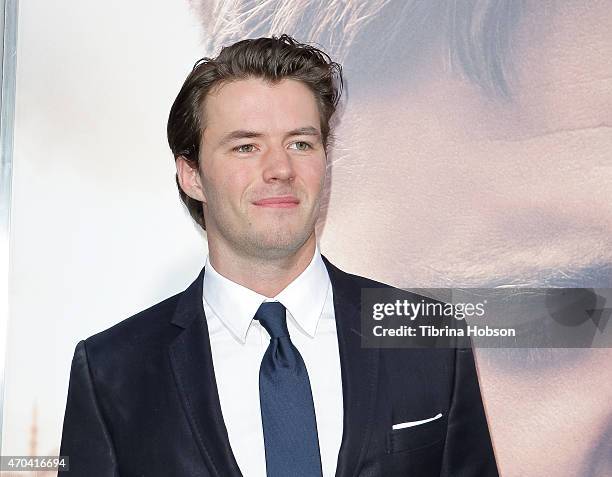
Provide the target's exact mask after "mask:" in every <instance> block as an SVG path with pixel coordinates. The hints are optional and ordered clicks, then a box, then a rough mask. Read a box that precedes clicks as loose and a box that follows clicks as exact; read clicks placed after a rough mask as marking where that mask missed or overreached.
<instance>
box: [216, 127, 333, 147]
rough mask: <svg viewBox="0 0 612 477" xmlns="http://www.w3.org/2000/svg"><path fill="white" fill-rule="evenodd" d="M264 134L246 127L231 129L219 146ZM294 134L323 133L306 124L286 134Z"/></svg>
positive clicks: (288, 135) (311, 134) (290, 135)
mask: <svg viewBox="0 0 612 477" xmlns="http://www.w3.org/2000/svg"><path fill="white" fill-rule="evenodd" d="M263 136H265V134H264V133H261V132H257V131H249V130H246V129H237V130H236V131H231V132H228V133H227V134H225V135H224V136H223V137H222V138H221V140H220V141H219V146H223V145H225V144H227V143H229V142H231V141H234V140H237V139H250V138H260V137H263ZM292 136H317V137H318V138H320V137H321V133H320V132H319V130H318V129H317V128H314V127H312V126H305V127H301V128H297V129H292V130H291V131H288V132H287V133H286V134H285V137H286V138H287V137H292Z"/></svg>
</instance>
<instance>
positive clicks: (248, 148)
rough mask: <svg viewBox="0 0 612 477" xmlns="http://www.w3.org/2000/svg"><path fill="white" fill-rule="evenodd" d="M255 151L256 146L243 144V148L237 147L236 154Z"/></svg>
mask: <svg viewBox="0 0 612 477" xmlns="http://www.w3.org/2000/svg"><path fill="white" fill-rule="evenodd" d="M254 150H255V146H254V145H253V144H243V145H241V146H238V147H235V148H234V151H236V152H245V153H249V152H253V151H254Z"/></svg>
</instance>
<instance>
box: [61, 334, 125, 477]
mask: <svg viewBox="0 0 612 477" xmlns="http://www.w3.org/2000/svg"><path fill="white" fill-rule="evenodd" d="M60 455H62V456H67V457H68V462H69V471H68V472H62V475H66V474H68V475H71V476H75V477H77V476H83V477H117V476H119V472H118V470H117V461H116V458H115V450H114V448H113V442H112V440H111V437H110V434H109V432H108V429H107V426H106V423H105V421H104V417H103V416H102V413H101V411H100V406H99V404H98V401H97V398H96V391H95V388H94V383H93V381H92V377H91V373H90V370H89V363H88V361H87V351H86V349H85V342H84V341H81V342H80V343H79V344H78V345H77V347H76V350H75V352H74V358H73V359H72V368H71V370H70V385H69V387H68V400H67V402H66V413H65V415H64V428H63V431H62V444H61V447H60Z"/></svg>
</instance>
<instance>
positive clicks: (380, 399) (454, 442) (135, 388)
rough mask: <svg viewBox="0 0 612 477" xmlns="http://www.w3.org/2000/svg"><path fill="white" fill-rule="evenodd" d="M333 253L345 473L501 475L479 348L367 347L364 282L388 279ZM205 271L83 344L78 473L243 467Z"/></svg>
mask: <svg viewBox="0 0 612 477" xmlns="http://www.w3.org/2000/svg"><path fill="white" fill-rule="evenodd" d="M324 261H325V265H326V266H327V269H328V272H329V276H330V279H331V283H332V287H333V294H334V310H335V315H336V327H337V331H338V346H339V352H340V363H341V375H342V393H343V403H344V429H343V435H342V444H341V447H340V452H339V455H338V465H337V471H336V476H337V477H349V476H351V477H352V476H360V477H374V476H384V477H393V476H414V477H430V476H432V477H433V476H437V477H438V476H444V477H451V476H452V477H468V476H478V477H482V476H485V477H488V476H497V475H498V474H497V468H496V464H495V457H494V454H493V449H492V445H491V439H490V436H489V430H488V427H487V421H486V418H485V413H484V409H483V405H482V399H481V395H480V389H479V385H478V378H477V375H476V369H475V365H474V359H473V355H472V351H471V350H470V349H459V350H458V349H376V348H362V346H361V338H360V329H361V326H360V301H361V290H362V289H363V288H381V287H385V286H386V285H383V284H381V283H377V282H374V281H372V280H368V279H365V278H362V277H358V276H355V275H350V274H347V273H345V272H343V271H341V270H339V269H338V268H336V267H335V266H333V265H332V264H330V263H329V261H327V260H325V259H324ZM203 277H204V270H202V272H201V273H200V274H199V276H198V278H197V279H196V280H195V281H194V282H193V283H192V284H191V285H190V286H189V287H188V288H187V289H186V290H185V291H183V292H182V293H179V294H177V295H175V296H173V297H171V298H168V299H166V300H164V301H162V302H161V303H158V304H157V305H154V306H153V307H151V308H149V309H147V310H145V311H142V312H140V313H138V314H137V315H135V316H133V317H131V318H128V319H127V320H124V321H122V322H120V323H118V324H117V325H115V326H113V327H112V328H110V329H108V330H106V331H103V332H101V333H98V334H96V335H94V336H91V337H90V338H88V339H86V340H84V341H81V342H80V343H79V344H78V345H77V347H76V351H75V354H74V359H73V362H72V369H71V372H70V386H69V390H68V401H67V404H66V413H65V417H64V427H63V434H62V444H61V449H60V454H61V455H66V456H68V457H69V462H70V471H69V472H68V474H69V475H73V476H83V477H97V476H105V477H110V476H122V477H128V476H129V477H131V476H147V477H149V476H150V477H153V476H160V477H161V476H163V477H168V476H171V477H182V476H185V477H196V476H198V477H208V476H216V477H233V476H240V475H242V474H241V471H240V469H239V468H238V465H237V464H236V460H235V458H234V455H233V454H232V449H231V447H230V443H229V439H228V435H227V430H226V428H225V424H224V422H223V416H222V414H221V407H220V403H219V396H218V393H217V386H216V381H215V375H214V370H213V363H212V355H211V350H210V343H209V337H208V328H207V324H206V319H205V316H204V310H203V305H202V280H203ZM311 372H316V370H314V371H311ZM236 399H240V397H239V396H237V397H236ZM438 413H442V415H443V417H442V418H440V419H437V420H434V421H431V422H429V423H426V424H422V425H419V426H415V427H408V428H404V429H401V430H392V425H393V424H395V423H400V422H407V421H415V420H422V419H425V418H427V417H433V416H435V415H437V414H438ZM295 432H299V429H296V430H295ZM242 471H243V472H244V475H245V476H248V475H249V469H242ZM288 477H290V476H288Z"/></svg>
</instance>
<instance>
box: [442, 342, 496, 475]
mask: <svg viewBox="0 0 612 477" xmlns="http://www.w3.org/2000/svg"><path fill="white" fill-rule="evenodd" d="M440 475H441V477H451V476H452V477H472V476H474V477H497V476H498V475H499V474H498V471H497V465H496V463H495V455H494V453H493V445H492V443H491V437H490V435H489V428H488V426H487V419H486V416H485V412H484V406H483V404H482V397H481V394H480V387H479V385H478V376H477V374H476V365H475V363H474V355H473V352H472V350H471V349H469V348H458V349H456V350H455V378H454V384H453V396H452V402H451V407H450V411H449V420H448V431H447V436H446V443H445V445H444V457H443V461H442V473H441V474H440Z"/></svg>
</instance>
